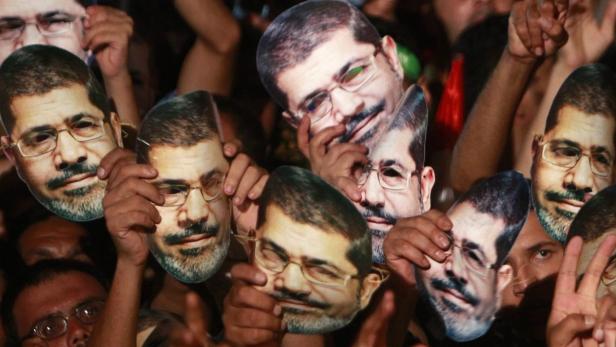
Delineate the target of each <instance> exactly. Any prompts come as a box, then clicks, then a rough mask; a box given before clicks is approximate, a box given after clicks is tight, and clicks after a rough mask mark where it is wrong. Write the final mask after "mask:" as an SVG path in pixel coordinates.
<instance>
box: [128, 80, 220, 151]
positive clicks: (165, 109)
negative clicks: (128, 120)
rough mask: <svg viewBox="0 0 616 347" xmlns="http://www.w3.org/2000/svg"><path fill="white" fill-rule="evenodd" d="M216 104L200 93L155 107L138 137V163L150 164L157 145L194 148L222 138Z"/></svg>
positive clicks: (183, 96) (142, 125) (206, 94)
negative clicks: (217, 119) (154, 147)
mask: <svg viewBox="0 0 616 347" xmlns="http://www.w3.org/2000/svg"><path fill="white" fill-rule="evenodd" d="M214 112H215V111H214V103H213V100H212V97H211V96H210V94H209V93H208V92H205V91H196V92H192V93H188V94H185V95H181V96H176V97H173V98H171V99H169V100H167V101H165V102H163V103H160V104H158V105H156V106H154V108H153V109H151V110H150V111H149V112H148V114H147V115H146V116H145V118H144V119H143V122H142V123H141V129H140V130H139V135H138V136H137V146H136V149H135V151H136V152H137V161H138V162H140V163H148V162H149V159H148V153H149V150H150V147H151V146H153V145H157V144H159V145H170V146H192V145H194V144H196V143H198V142H201V141H204V140H210V139H213V138H215V137H216V136H218V129H217V127H216V120H215V115H214Z"/></svg>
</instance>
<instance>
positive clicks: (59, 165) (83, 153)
mask: <svg viewBox="0 0 616 347" xmlns="http://www.w3.org/2000/svg"><path fill="white" fill-rule="evenodd" d="M11 109H12V111H13V115H14V117H15V118H14V121H15V123H14V126H13V129H11V130H10V132H11V133H10V140H9V138H7V137H6V136H4V137H3V139H2V141H3V143H4V144H8V143H10V142H12V143H15V142H17V141H18V140H19V139H20V138H21V136H22V135H24V134H25V133H27V132H28V131H29V130H30V129H32V128H34V127H39V126H51V127H54V128H55V129H57V130H58V129H65V128H66V124H65V123H66V122H67V121H68V120H70V119H71V118H73V117H74V116H76V115H79V114H84V115H89V116H90V117H93V118H96V119H104V114H103V112H102V111H101V110H100V109H98V108H97V107H96V106H94V105H93V104H92V103H91V102H90V100H89V99H88V96H87V91H86V88H85V87H84V86H81V85H77V84H72V85H70V86H69V87H65V88H58V89H54V90H52V91H50V92H48V93H46V94H42V95H32V96H19V97H16V98H14V99H13V101H12V102H11ZM104 129H105V134H104V135H103V136H102V137H100V138H98V139H95V140H92V141H87V142H79V141H77V140H75V139H74V138H73V137H72V136H71V135H70V134H69V133H68V132H62V133H60V134H59V135H58V139H57V145H56V148H55V149H54V150H53V151H52V152H49V153H46V154H43V155H40V156H36V157H27V158H26V157H23V156H22V155H21V153H20V152H19V151H18V150H17V148H13V149H12V150H9V151H5V153H6V154H7V157H8V158H9V159H10V160H11V161H13V162H14V163H15V164H16V166H17V172H18V173H19V176H20V177H21V178H22V180H24V182H26V184H27V185H28V187H29V188H30V190H31V191H32V193H33V195H34V196H35V197H36V198H37V199H38V200H39V201H40V202H41V203H43V205H45V207H47V208H49V209H50V210H52V212H54V213H56V214H60V215H61V216H62V217H65V218H68V219H72V220H89V219H95V218H100V217H101V216H102V213H103V212H102V207H101V206H100V201H101V200H102V198H103V195H104V191H105V182H104V181H101V180H100V179H99V178H98V177H96V172H95V169H94V172H92V171H90V173H87V174H78V175H71V176H69V178H67V179H65V180H63V183H62V184H61V186H59V187H57V188H50V187H48V186H47V184H48V183H49V182H50V181H52V180H54V179H58V178H59V177H62V176H63V175H66V174H69V175H70V173H69V172H70V171H66V169H69V168H71V167H74V165H76V164H78V163H79V164H82V165H86V166H89V167H92V168H97V167H98V165H99V163H100V161H101V160H102V158H103V157H104V156H105V155H106V154H107V153H109V152H110V151H111V150H113V149H114V148H116V147H117V146H118V142H117V139H120V138H121V135H120V131H121V130H120V123H119V119H118V117H117V115H116V114H115V113H112V114H111V116H110V121H107V122H105V123H104ZM120 144H121V143H120ZM54 203H57V204H64V205H66V206H65V207H58V206H56V205H54ZM83 204H91V205H92V211H90V212H84V213H79V212H75V211H79V209H80V205H83Z"/></svg>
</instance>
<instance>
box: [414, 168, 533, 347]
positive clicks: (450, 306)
mask: <svg viewBox="0 0 616 347" xmlns="http://www.w3.org/2000/svg"><path fill="white" fill-rule="evenodd" d="M529 202H530V192H529V189H528V184H527V183H526V181H525V179H524V177H523V176H522V175H521V174H520V173H517V172H514V171H507V172H502V173H500V174H498V175H496V176H493V177H490V178H488V179H486V180H484V181H481V182H478V183H477V184H475V185H474V186H473V187H471V189H470V190H469V191H468V192H466V193H465V194H464V195H462V196H461V197H460V199H459V200H458V201H457V202H456V203H455V204H454V206H453V207H452V208H451V209H450V210H449V211H448V212H447V217H448V218H449V219H450V220H451V222H452V224H453V227H452V228H451V232H450V233H448V234H447V235H448V238H449V244H450V247H449V249H448V250H446V251H441V253H442V255H441V257H442V259H443V261H442V262H439V261H435V260H433V259H431V258H428V261H429V266H428V267H425V266H418V265H417V264H416V265H415V267H416V268H415V276H416V281H417V286H418V288H419V290H420V293H421V301H420V303H419V304H418V310H419V311H418V312H417V313H416V314H417V317H418V318H419V317H421V319H422V320H421V322H420V324H421V325H422V326H423V327H426V328H427V329H428V330H427V333H428V336H430V337H432V338H435V339H436V340H440V339H441V338H442V335H440V336H439V333H438V331H439V328H441V329H443V330H442V331H443V332H444V334H445V335H446V336H447V337H448V338H450V339H452V340H454V341H457V342H464V341H471V340H474V339H476V338H478V337H480V336H482V335H483V334H485V333H486V332H487V331H488V329H489V328H490V325H491V324H492V321H493V320H494V314H495V313H496V312H497V310H498V309H499V305H500V300H501V297H502V291H503V289H504V288H505V287H507V285H508V284H509V282H510V281H511V279H512V275H513V274H512V270H511V266H510V265H507V264H505V259H506V257H507V254H508V253H509V251H510V249H511V247H512V246H513V243H514V241H515V240H516V238H517V236H518V233H519V232H520V229H521V228H522V225H523V224H524V222H525V220H526V216H527V213H528V208H529ZM422 312H423V313H426V312H427V315H422ZM424 317H426V318H427V319H424ZM436 340H435V341H431V342H430V345H432V344H433V343H435V342H436Z"/></svg>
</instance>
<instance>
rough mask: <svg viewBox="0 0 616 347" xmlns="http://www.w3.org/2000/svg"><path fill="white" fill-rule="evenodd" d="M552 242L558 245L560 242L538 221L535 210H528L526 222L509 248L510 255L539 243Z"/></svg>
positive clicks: (522, 251) (522, 252)
mask: <svg viewBox="0 0 616 347" xmlns="http://www.w3.org/2000/svg"><path fill="white" fill-rule="evenodd" d="M548 243H549V244H553V245H555V246H559V247H560V243H559V242H558V241H555V240H554V239H552V238H551V237H550V236H549V235H548V234H547V233H546V232H545V230H544V229H543V227H542V226H541V224H540V223H539V218H537V214H536V213H535V211H529V212H528V217H527V219H526V223H524V226H523V227H522V230H520V234H519V235H518V237H517V238H516V240H515V243H514V244H513V247H512V248H511V252H510V255H509V256H510V257H514V256H515V255H516V254H520V255H522V254H524V253H525V252H526V251H527V250H529V249H532V248H533V247H535V246H537V245H539V244H548Z"/></svg>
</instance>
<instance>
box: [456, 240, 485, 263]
mask: <svg viewBox="0 0 616 347" xmlns="http://www.w3.org/2000/svg"><path fill="white" fill-rule="evenodd" d="M462 246H464V247H466V248H469V249H472V250H474V251H478V252H479V253H481V255H482V256H483V258H484V259H485V258H487V256H486V254H485V253H484V252H483V247H481V245H479V244H478V243H476V242H473V241H469V240H466V239H464V240H462Z"/></svg>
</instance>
